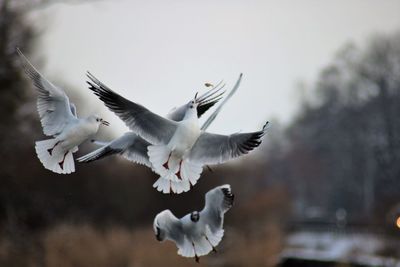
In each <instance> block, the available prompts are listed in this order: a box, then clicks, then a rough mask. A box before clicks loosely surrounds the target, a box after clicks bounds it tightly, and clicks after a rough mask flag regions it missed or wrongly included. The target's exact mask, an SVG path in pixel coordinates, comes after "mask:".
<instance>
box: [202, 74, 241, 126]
mask: <svg viewBox="0 0 400 267" xmlns="http://www.w3.org/2000/svg"><path fill="white" fill-rule="evenodd" d="M242 77H243V73H240V75H239V78H238V80H237V81H236V83H235V85H234V86H233V88H232V91H231V92H230V93H229V95H227V96H226V98H225V99H224V101H222V103H221V104H220V105H219V106H218V107H217V109H216V110H215V111H214V112H213V113H212V114H211V115H210V117H208V118H207V120H206V121H205V122H204V123H203V125H202V126H201V129H202V130H203V131H205V130H207V128H208V127H209V126H210V125H211V123H212V122H213V121H214V120H215V118H216V117H217V116H218V114H219V112H220V111H221V109H222V107H223V106H224V105H225V103H226V102H228V100H229V99H230V98H231V97H232V96H233V95H234V94H235V93H236V91H237V89H238V88H239V86H240V82H241V81H242Z"/></svg>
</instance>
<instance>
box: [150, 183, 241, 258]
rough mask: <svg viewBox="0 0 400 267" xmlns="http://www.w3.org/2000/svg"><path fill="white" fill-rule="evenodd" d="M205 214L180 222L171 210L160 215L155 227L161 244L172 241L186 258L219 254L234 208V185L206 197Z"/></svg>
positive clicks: (209, 192) (193, 213)
mask: <svg viewBox="0 0 400 267" xmlns="http://www.w3.org/2000/svg"><path fill="white" fill-rule="evenodd" d="M205 198H206V203H205V206H204V208H203V210H202V211H200V212H198V211H193V212H191V213H189V214H187V215H185V216H184V217H182V218H180V219H178V218H176V217H175V215H174V214H172V212H171V211H170V210H164V211H162V212H160V213H159V214H157V216H156V217H155V219H154V223H153V228H154V232H155V235H156V238H157V240H158V241H164V240H171V241H173V242H175V244H176V246H177V247H178V254H179V255H181V256H183V257H190V258H191V257H195V259H196V261H197V262H198V261H199V256H204V255H207V254H208V253H210V252H211V251H215V252H216V249H215V247H216V246H217V245H218V244H219V242H221V240H222V237H223V236H224V229H223V224H224V214H225V212H227V211H228V210H229V209H230V208H231V207H232V205H233V199H234V195H233V194H232V192H231V187H230V185H222V186H218V187H216V188H214V189H212V190H210V191H208V192H207V194H206V197H205Z"/></svg>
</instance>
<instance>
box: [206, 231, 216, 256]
mask: <svg viewBox="0 0 400 267" xmlns="http://www.w3.org/2000/svg"><path fill="white" fill-rule="evenodd" d="M204 237H205V238H206V240H207V241H208V243H209V244H210V246H211V247H212V251H213V252H215V253H217V250H216V249H215V247H214V246H213V244H211V242H210V240H208V237H207V236H206V235H204Z"/></svg>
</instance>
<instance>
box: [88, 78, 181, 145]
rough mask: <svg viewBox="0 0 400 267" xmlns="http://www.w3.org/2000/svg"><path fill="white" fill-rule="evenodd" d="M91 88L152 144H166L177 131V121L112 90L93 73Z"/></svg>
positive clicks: (127, 123) (129, 125)
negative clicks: (166, 117)
mask: <svg viewBox="0 0 400 267" xmlns="http://www.w3.org/2000/svg"><path fill="white" fill-rule="evenodd" d="M87 76H88V78H89V79H90V80H91V82H90V81H89V82H88V84H89V85H90V87H89V89H90V90H92V91H93V92H94V94H95V95H97V96H98V97H99V99H100V100H101V101H103V102H104V104H105V105H106V106H107V107H108V108H109V109H110V110H111V111H112V112H114V113H115V114H116V115H117V116H118V117H119V118H120V119H121V120H122V121H123V122H125V124H126V125H127V126H128V127H129V128H130V129H131V130H132V131H133V132H135V133H137V134H138V135H140V136H141V137H143V138H144V139H146V140H147V141H149V142H150V143H152V144H160V143H162V144H166V143H168V142H169V140H170V139H171V137H172V136H173V134H174V133H175V131H176V128H177V123H176V122H174V121H172V120H169V119H165V118H163V117H161V116H159V115H157V114H155V113H153V112H151V111H150V110H148V109H147V108H145V107H143V106H142V105H139V104H137V103H134V102H131V101H129V100H127V99H125V98H124V97H122V96H120V95H119V94H117V93H115V92H114V91H112V90H111V89H110V88H108V87H107V86H106V85H105V84H103V83H102V82H100V81H99V80H98V79H97V78H96V77H94V76H93V75H92V74H90V73H88V74H87Z"/></svg>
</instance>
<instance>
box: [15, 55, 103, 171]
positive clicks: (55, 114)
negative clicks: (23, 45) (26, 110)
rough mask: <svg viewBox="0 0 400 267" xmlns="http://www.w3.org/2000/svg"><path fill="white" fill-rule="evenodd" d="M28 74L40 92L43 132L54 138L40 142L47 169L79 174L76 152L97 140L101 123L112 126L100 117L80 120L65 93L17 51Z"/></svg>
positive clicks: (37, 151) (42, 160)
mask: <svg viewBox="0 0 400 267" xmlns="http://www.w3.org/2000/svg"><path fill="white" fill-rule="evenodd" d="M17 53H18V55H19V57H20V59H21V62H22V66H23V68H24V71H25V73H26V74H27V75H28V76H29V78H31V79H32V81H33V84H34V85H35V87H36V89H37V91H38V93H39V94H38V99H37V110H38V113H39V117H40V122H41V124H42V127H43V132H44V134H45V135H47V136H52V137H53V138H52V139H47V140H42V141H37V142H36V145H35V149H36V153H37V156H38V158H39V160H40V162H41V163H42V164H43V166H44V167H45V168H46V169H48V170H51V171H53V172H56V173H60V174H69V173H72V172H74V171H75V163H74V158H73V155H72V154H73V153H75V152H76V151H78V146H79V145H80V144H81V143H83V142H84V141H86V140H88V139H90V138H91V137H93V136H94V135H95V134H96V133H97V131H98V129H99V126H100V125H101V124H104V125H109V123H108V122H106V121H105V120H103V119H102V118H100V117H99V116H97V115H91V116H89V117H87V118H78V117H77V114H76V108H75V105H74V104H73V103H71V102H70V101H69V98H68V96H67V95H66V94H65V92H64V91H63V90H62V89H61V88H59V87H57V86H55V85H53V84H52V83H51V82H50V81H48V80H47V79H46V78H44V77H43V76H42V75H41V74H40V73H39V71H37V70H36V69H35V67H34V66H33V65H32V64H31V63H30V62H29V61H28V59H27V58H26V57H25V56H24V55H23V54H22V52H21V51H20V50H19V49H18V48H17Z"/></svg>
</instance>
